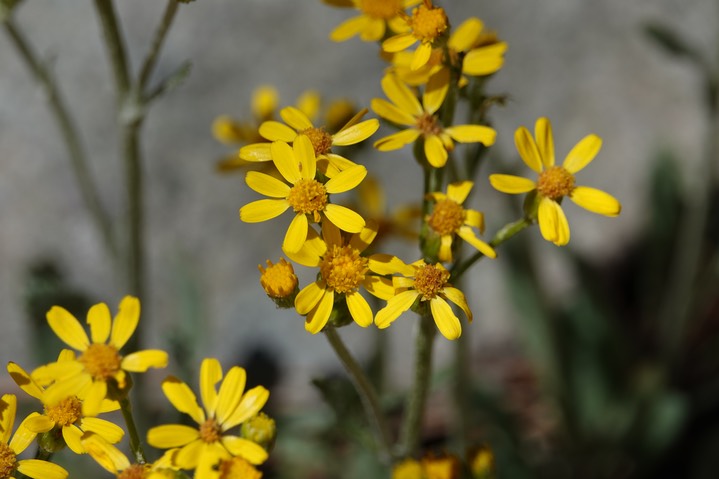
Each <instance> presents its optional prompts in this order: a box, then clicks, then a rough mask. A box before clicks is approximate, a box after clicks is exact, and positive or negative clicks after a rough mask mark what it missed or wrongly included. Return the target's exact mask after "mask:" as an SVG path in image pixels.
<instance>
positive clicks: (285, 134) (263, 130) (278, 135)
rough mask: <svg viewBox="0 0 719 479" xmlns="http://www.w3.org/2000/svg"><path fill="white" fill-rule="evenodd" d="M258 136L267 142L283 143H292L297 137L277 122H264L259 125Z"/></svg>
mask: <svg viewBox="0 0 719 479" xmlns="http://www.w3.org/2000/svg"><path fill="white" fill-rule="evenodd" d="M260 135H262V137H263V138H266V139H267V140H269V141H272V142H275V141H284V142H285V143H292V142H293V141H294V140H295V137H296V136H297V132H296V131H295V130H293V129H292V128H290V127H289V126H287V125H285V124H284V123H280V122H279V121H273V120H270V121H265V122H263V123H262V124H261V125H260Z"/></svg>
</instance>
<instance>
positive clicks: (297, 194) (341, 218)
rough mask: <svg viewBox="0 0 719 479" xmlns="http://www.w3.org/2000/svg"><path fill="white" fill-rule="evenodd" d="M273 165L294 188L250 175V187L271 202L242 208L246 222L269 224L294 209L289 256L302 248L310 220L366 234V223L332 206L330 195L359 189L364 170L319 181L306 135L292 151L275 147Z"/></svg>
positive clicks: (277, 144)
mask: <svg viewBox="0 0 719 479" xmlns="http://www.w3.org/2000/svg"><path fill="white" fill-rule="evenodd" d="M272 161H273V162H274V164H275V166H276V167H277V169H278V170H279V172H280V173H281V174H282V176H283V177H284V179H285V180H287V182H288V183H290V185H291V186H289V185H287V184H285V183H283V182H282V181H280V180H278V179H276V178H273V177H272V176H270V175H267V174H264V173H260V172H257V171H250V172H248V173H247V177H246V181H247V185H248V186H249V187H250V188H252V189H253V190H255V191H256V192H258V193H260V194H263V195H265V196H268V197H269V199H263V200H258V201H254V202H252V203H249V204H247V205H245V206H243V207H242V208H240V219H242V221H244V222H246V223H259V222H262V221H267V220H269V219H272V218H275V217H277V216H279V215H281V214H282V213H284V212H285V211H286V210H288V209H289V208H290V207H291V208H292V209H293V211H294V212H295V217H294V219H293V220H292V222H291V223H290V226H289V228H288V229H287V233H286V234H285V239H284V241H283V243H282V249H283V250H284V251H285V252H286V253H293V252H297V251H299V249H300V248H301V247H302V243H304V241H305V239H306V238H307V229H308V225H309V221H310V220H311V221H313V222H315V223H317V222H319V221H320V220H321V219H322V218H326V219H327V220H328V221H330V222H332V223H334V224H335V225H336V226H337V227H338V228H340V229H341V230H343V231H347V232H350V233H358V232H359V231H360V230H362V228H363V227H364V225H365V221H364V219H362V217H361V216H360V215H359V214H357V213H355V212H354V211H352V210H350V209H349V208H346V207H344V206H340V205H336V204H332V203H330V202H329V198H330V197H329V195H331V194H336V193H344V192H345V191H349V190H351V189H352V188H354V187H355V186H357V185H358V184H359V183H360V182H361V181H362V180H363V179H364V177H365V176H366V175H367V169H366V168H365V167H364V166H361V165H355V166H353V167H351V168H348V169H346V170H344V171H342V172H340V173H338V174H337V175H336V176H334V177H333V178H331V179H329V180H328V181H327V182H326V183H321V182H320V181H318V180H316V179H315V174H316V170H317V160H316V158H315V153H314V150H313V149H312V143H311V142H310V140H309V138H307V137H306V136H305V135H300V136H299V137H297V140H296V141H295V142H294V143H293V145H292V147H290V146H289V145H288V144H287V143H284V142H281V141H276V142H274V143H272ZM308 217H309V219H308Z"/></svg>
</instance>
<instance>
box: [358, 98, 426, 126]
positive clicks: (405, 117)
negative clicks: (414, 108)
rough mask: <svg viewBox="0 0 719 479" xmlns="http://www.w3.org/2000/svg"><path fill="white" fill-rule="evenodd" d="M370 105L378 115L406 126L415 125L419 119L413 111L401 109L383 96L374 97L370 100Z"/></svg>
mask: <svg viewBox="0 0 719 479" xmlns="http://www.w3.org/2000/svg"><path fill="white" fill-rule="evenodd" d="M370 107H371V108H372V111H373V112H375V113H376V114H377V115H379V116H381V117H382V118H384V119H385V120H389V121H391V122H392V123H396V124H398V125H405V126H414V125H415V124H416V123H417V119H416V118H415V117H414V116H413V115H412V114H411V113H408V112H406V111H404V110H401V109H400V108H399V107H397V106H395V105H393V104H392V103H390V102H388V101H387V100H385V99H383V98H374V99H373V100H372V101H371V102H370Z"/></svg>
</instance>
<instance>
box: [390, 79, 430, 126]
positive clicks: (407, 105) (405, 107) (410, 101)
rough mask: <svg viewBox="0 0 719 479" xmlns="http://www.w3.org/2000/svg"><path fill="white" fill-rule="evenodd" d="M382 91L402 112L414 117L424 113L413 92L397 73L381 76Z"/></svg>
mask: <svg viewBox="0 0 719 479" xmlns="http://www.w3.org/2000/svg"><path fill="white" fill-rule="evenodd" d="M382 91H384V93H385V95H387V98H389V99H390V101H391V102H393V103H394V104H395V105H397V107H398V108H399V109H400V110H402V111H403V112H405V113H409V114H410V115H412V116H414V117H418V116H420V115H421V114H422V113H424V109H423V108H422V105H421V104H420V103H419V100H418V99H417V96H416V95H415V93H414V92H413V91H412V90H411V89H410V88H409V87H408V86H407V85H405V84H404V82H403V81H402V80H400V79H399V78H398V77H397V75H392V74H389V75H385V76H384V77H382Z"/></svg>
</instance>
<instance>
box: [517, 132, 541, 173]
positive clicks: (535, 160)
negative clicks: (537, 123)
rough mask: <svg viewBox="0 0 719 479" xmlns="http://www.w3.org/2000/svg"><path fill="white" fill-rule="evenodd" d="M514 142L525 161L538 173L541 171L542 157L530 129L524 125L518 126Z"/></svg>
mask: <svg viewBox="0 0 719 479" xmlns="http://www.w3.org/2000/svg"><path fill="white" fill-rule="evenodd" d="M514 144H515V145H516V147H517V151H518V152H519V156H521V157H522V160H524V163H526V165H527V166H528V167H530V168H531V169H533V170H534V171H536V172H537V173H540V172H541V171H542V158H541V157H540V156H539V150H538V149H537V144H536V143H535V142H534V138H532V135H531V133H529V130H527V129H526V128H525V127H523V126H520V127H519V128H517V131H515V132H514Z"/></svg>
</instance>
